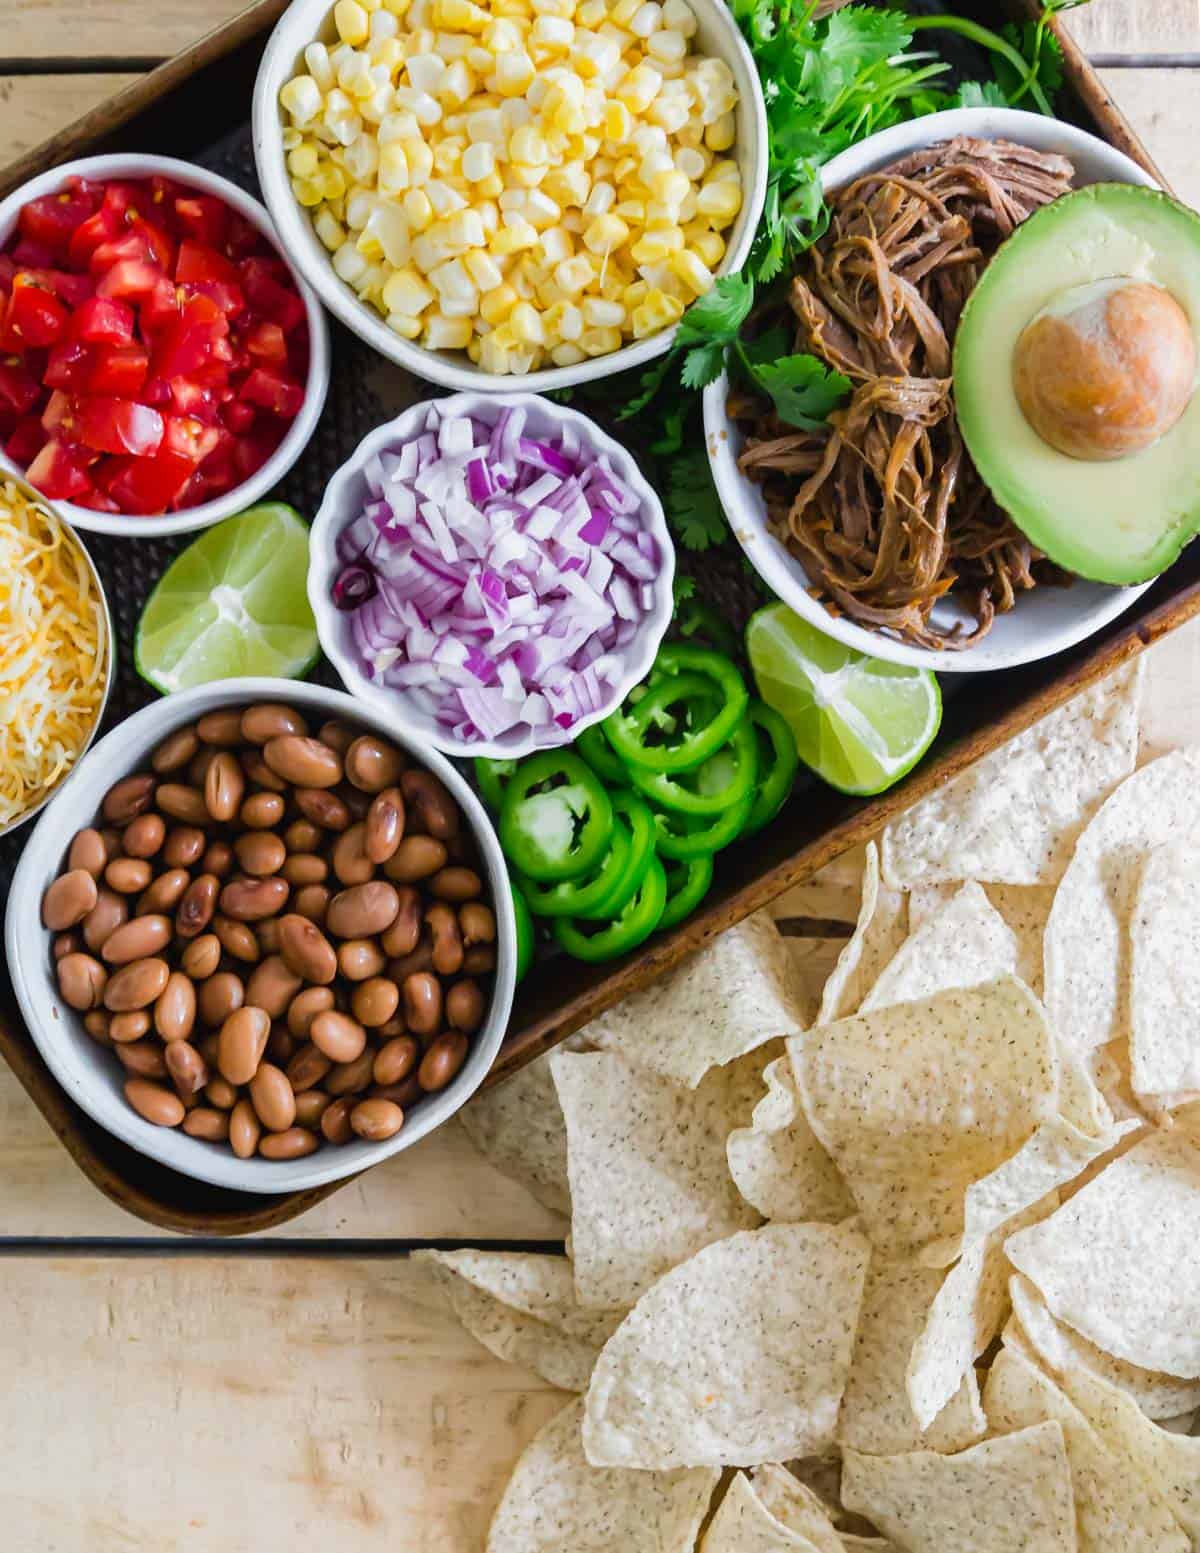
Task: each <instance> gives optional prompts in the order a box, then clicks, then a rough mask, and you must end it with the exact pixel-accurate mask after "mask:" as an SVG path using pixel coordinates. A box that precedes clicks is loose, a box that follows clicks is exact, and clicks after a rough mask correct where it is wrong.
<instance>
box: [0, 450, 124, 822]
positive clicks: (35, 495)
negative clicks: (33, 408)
mask: <svg viewBox="0 0 1200 1553" xmlns="http://www.w3.org/2000/svg"><path fill="white" fill-rule="evenodd" d="M8 481H12V483H13V484H14V485H16V486H17V488H18V489H19V490H20V491H21V492H22V494H23V495H24V496H25V497H27V498H28V500H29V501H31V502H35V503H36V504H37V506H39V507H41V508H42V509H43V511H45V512H48V513H49V514H50V516H51V517H52V518H53V519H54V520H55V521H56V522H58V523H61V524H62V527H63V529H64V530H65V532H66V534H67V536H68V539H69V541H70V543H71V544H72V545H74V546H75V548H76V549H77V550H78V551H79V553H80V554H81V555H82V556H83V559H84V562H85V563H86V565H87V569H88V571H89V572H90V573H91V577H92V586H93V587H94V588H95V590H96V597H97V599H98V600H99V601H100V617H101V618H100V643H99V646H100V649H101V651H102V652H103V653H104V656H105V664H104V688H103V690H102V691H101V693H100V704H99V706H98V707H97V708H96V716H95V718H94V720H93V722H92V726H91V730H90V731H89V733H88V736H87V738H86V739H85V740H84V744H83V748H82V749H81V750H80V751H79V754H78V755H77V756H76V759H75V764H74V765H73V766H72V767H71V769H70V770H69V771H68V772H67V774H66V776H65V777H63V778H62V779H61V781H59V782H56V783H55V785H54V786H53V787H52V788H51V789H50V791H49V792H48V793H46V794H44V795H43V797H41V798H39V799H38V801H37V803H35V804H32V805H31V806H30V807H29V808H28V809H25V810H24V811H23V812H22V813H20V814H18V815H17V817H16V819H15V820H10V821H9V823H8V824H7V825H0V837H4V836H7V835H8V834H9V833H10V832H12V831H14V830H16V829H17V827H18V826H19V825H24V824H25V823H26V821H27V820H31V819H32V818H33V817H34V815H35V814H38V813H40V812H41V810H43V809H44V808H45V807H46V805H47V804H48V803H49V802H50V801H51V799H53V798H56V797H57V796H58V794H59V793H61V792H62V790H63V788H64V787H65V786H66V785H67V783H68V782H70V781H71V780H73V778H74V777H75V775H76V773H77V772H78V770H79V767H80V764H81V762H82V760H83V757H84V756H85V755H86V754H87V752H88V750H89V749H90V748H91V747H92V744H93V743H94V742H95V738H96V734H97V732H98V730H99V728H100V724H101V723H102V722H103V721H104V713H105V710H106V708H107V706H108V698H109V696H110V694H111V693H112V685H113V679H114V677H115V675H116V669H117V649H116V638H115V637H114V635H113V624H112V614H111V612H110V610H109V607H108V597H107V595H106V594H105V592H104V583H103V581H102V580H101V577H100V573H99V572H98V571H97V570H96V563H95V562H94V561H93V560H92V558H91V556H90V555H89V554H88V550H87V546H86V545H85V544H84V543H83V541H82V540H81V539H80V537H79V535H78V534H77V533H76V532H75V530H74V529H73V528H72V527H71V525H70V524H69V523H68V522H67V520H66V518H64V517H63V515H62V511H61V509H60V508H59V507H58V506H56V505H55V503H54V502H52V501H48V500H47V498H46V497H45V496H43V495H42V494H41V492H40V491H35V490H34V488H33V486H31V485H30V484H29V482H28V481H27V480H25V479H22V477H21V476H20V475H14V474H11V473H10V472H9V471H7V470H3V471H0V486H2V485H4V484H5V483H6V482H8Z"/></svg>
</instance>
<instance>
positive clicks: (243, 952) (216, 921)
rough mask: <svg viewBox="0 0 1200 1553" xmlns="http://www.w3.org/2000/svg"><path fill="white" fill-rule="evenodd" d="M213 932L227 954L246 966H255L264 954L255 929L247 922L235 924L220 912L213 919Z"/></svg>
mask: <svg viewBox="0 0 1200 1553" xmlns="http://www.w3.org/2000/svg"><path fill="white" fill-rule="evenodd" d="M212 930H213V932H214V933H215V934H216V936H217V941H218V943H219V944H220V945H221V948H222V949H223V950H224V951H225V953H226V954H227V955H229V956H230V958H231V959H234V960H241V961H242V963H243V964H244V965H253V964H254V963H255V961H256V960H257V959H258V957H259V955H260V954H261V953H262V951H261V949H260V948H259V944H258V939H257V938H256V937H255V934H254V929H253V928H252V927H250V926H249V925H248V924H247V923H245V922H235V921H234V920H233V918H232V917H224V916H222V915H221V914H220V912H218V913H217V915H216V916H215V917H214V918H213V919H212Z"/></svg>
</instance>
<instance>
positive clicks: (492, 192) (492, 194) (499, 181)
mask: <svg viewBox="0 0 1200 1553" xmlns="http://www.w3.org/2000/svg"><path fill="white" fill-rule="evenodd" d="M468 149H469V148H468ZM503 192H504V179H503V178H502V177H501V176H500V174H499V173H498V172H493V173H489V174H488V175H487V177H486V178H481V179H480V180H479V182H478V183H477V184H476V185H475V193H476V194H477V195H478V196H479V198H480V199H484V200H494V199H496V198H497V197H498V196H499V195H501V194H503Z"/></svg>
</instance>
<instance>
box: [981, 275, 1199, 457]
mask: <svg viewBox="0 0 1200 1553" xmlns="http://www.w3.org/2000/svg"><path fill="white" fill-rule="evenodd" d="M1012 374H1013V389H1014V392H1015V393H1016V396H1017V401H1018V403H1019V404H1020V407H1021V410H1022V412H1023V413H1024V416H1025V419H1026V420H1027V421H1028V422H1029V424H1030V426H1031V427H1032V428H1033V429H1034V431H1036V432H1037V434H1038V436H1039V437H1041V439H1042V440H1043V441H1044V442H1046V443H1048V444H1049V445H1050V446H1051V447H1052V448H1055V449H1057V450H1058V452H1060V453H1064V454H1066V455H1067V457H1068V458H1076V459H1084V460H1088V461H1092V462H1096V461H1102V460H1106V459H1118V458H1125V457H1128V456H1129V455H1130V454H1133V453H1140V452H1142V451H1143V450H1144V449H1146V448H1148V447H1150V446H1151V445H1152V444H1153V443H1155V442H1157V441H1158V440H1159V438H1160V437H1162V436H1164V435H1165V434H1166V433H1167V432H1168V431H1170V429H1171V427H1172V426H1174V425H1175V423H1176V422H1177V421H1178V420H1179V418H1180V416H1181V415H1182V414H1183V412H1184V411H1185V410H1186V409H1187V406H1188V402H1189V401H1190V399H1191V397H1192V393H1193V390H1194V388H1195V381H1196V345H1195V339H1194V336H1193V332H1192V326H1191V323H1190V322H1189V319H1188V315H1187V314H1186V313H1185V312H1184V310H1183V308H1182V307H1181V306H1180V305H1179V303H1178V302H1177V301H1176V300H1175V298H1174V297H1173V296H1172V295H1171V293H1170V292H1169V291H1167V290H1166V289H1165V288H1164V287H1162V286H1157V285H1152V284H1151V283H1149V282H1147V281H1141V280H1134V279H1131V278H1129V277H1127V276H1117V277H1115V278H1111V279H1107V280H1101V281H1091V282H1088V283H1086V284H1084V285H1080V286H1072V287H1069V288H1067V289H1066V290H1064V291H1062V292H1060V293H1059V295H1058V296H1056V297H1054V298H1053V299H1052V300H1051V301H1050V302H1049V303H1048V304H1047V305H1046V306H1045V307H1044V308H1043V309H1042V310H1041V312H1040V313H1038V314H1037V315H1036V317H1034V318H1033V319H1032V320H1031V322H1030V323H1029V324H1027V325H1026V327H1025V329H1024V330H1023V331H1022V333H1021V336H1020V338H1019V339H1018V340H1017V343H1016V347H1015V349H1014V352H1013V364H1012Z"/></svg>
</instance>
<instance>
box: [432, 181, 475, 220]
mask: <svg viewBox="0 0 1200 1553" xmlns="http://www.w3.org/2000/svg"><path fill="white" fill-rule="evenodd" d="M425 193H426V194H427V195H428V196H429V203H430V204H431V205H432V206H433V213H434V215H435V216H451V215H453V214H454V212H455V211H456V210H465V209H466V205H467V202H466V200H465V199H464V198H463V196H462V195H461V194H460V193H459V192H458V190H457V189H452V188H451V187H450V185H449V184H448V183H446V182H445V181H444V180H443V179H441V178H430V179H429V180H428V182H427V183H426V184H425Z"/></svg>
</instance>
